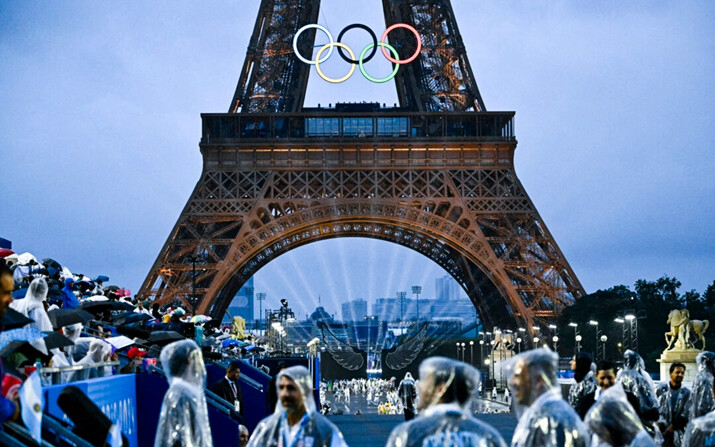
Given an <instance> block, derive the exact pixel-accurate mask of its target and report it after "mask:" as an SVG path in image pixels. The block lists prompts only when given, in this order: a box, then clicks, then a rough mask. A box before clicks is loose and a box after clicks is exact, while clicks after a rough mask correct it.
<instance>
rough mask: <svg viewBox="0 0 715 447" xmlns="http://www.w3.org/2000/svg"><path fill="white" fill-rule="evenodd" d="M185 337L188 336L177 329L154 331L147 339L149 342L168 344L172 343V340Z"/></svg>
mask: <svg viewBox="0 0 715 447" xmlns="http://www.w3.org/2000/svg"><path fill="white" fill-rule="evenodd" d="M185 338H186V337H184V336H183V335H181V334H179V333H178V332H176V331H154V332H152V333H151V335H150V336H149V339H148V340H147V341H148V342H149V343H155V344H158V345H159V344H163V345H166V344H169V343H171V342H172V341H177V340H183V339H185Z"/></svg>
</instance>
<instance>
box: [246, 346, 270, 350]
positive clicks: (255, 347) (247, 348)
mask: <svg viewBox="0 0 715 447" xmlns="http://www.w3.org/2000/svg"><path fill="white" fill-rule="evenodd" d="M265 350H266V348H262V347H260V346H254V345H251V346H246V351H265Z"/></svg>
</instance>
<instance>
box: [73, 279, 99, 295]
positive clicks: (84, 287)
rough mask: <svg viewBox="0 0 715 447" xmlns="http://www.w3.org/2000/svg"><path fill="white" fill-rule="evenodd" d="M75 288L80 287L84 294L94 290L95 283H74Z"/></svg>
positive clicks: (84, 281)
mask: <svg viewBox="0 0 715 447" xmlns="http://www.w3.org/2000/svg"><path fill="white" fill-rule="evenodd" d="M74 285H75V287H78V288H79V290H80V292H82V293H84V292H86V291H88V290H90V289H94V283H93V282H92V281H86V280H82V281H77V282H75V283H74Z"/></svg>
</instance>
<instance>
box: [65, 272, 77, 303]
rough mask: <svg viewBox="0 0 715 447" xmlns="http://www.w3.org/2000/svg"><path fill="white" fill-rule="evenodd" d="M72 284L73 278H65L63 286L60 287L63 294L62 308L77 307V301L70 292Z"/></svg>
mask: <svg viewBox="0 0 715 447" xmlns="http://www.w3.org/2000/svg"><path fill="white" fill-rule="evenodd" d="M72 284H74V279H72V278H66V279H65V288H64V289H62V293H64V296H63V297H62V307H63V308H64V309H76V308H78V307H79V301H78V300H77V297H76V296H75V295H74V293H73V292H72Z"/></svg>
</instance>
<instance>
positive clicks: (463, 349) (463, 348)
mask: <svg viewBox="0 0 715 447" xmlns="http://www.w3.org/2000/svg"><path fill="white" fill-rule="evenodd" d="M464 346H465V344H464V342H462V361H464V351H465V350H466V349H467V348H465V347H464Z"/></svg>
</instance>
